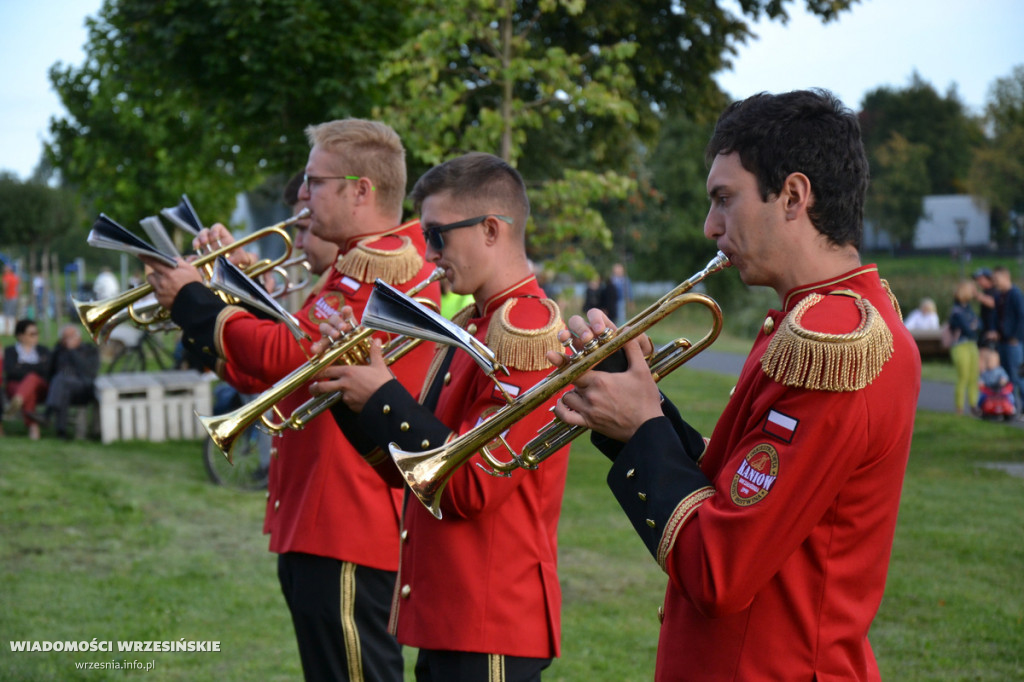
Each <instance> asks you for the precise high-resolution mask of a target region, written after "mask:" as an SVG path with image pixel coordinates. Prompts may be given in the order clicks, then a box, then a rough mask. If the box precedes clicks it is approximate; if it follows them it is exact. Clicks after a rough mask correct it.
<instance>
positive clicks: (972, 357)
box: [949, 279, 981, 414]
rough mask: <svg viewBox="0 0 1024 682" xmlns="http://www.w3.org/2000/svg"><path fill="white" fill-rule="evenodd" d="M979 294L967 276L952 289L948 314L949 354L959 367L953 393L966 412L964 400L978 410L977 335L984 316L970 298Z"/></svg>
mask: <svg viewBox="0 0 1024 682" xmlns="http://www.w3.org/2000/svg"><path fill="white" fill-rule="evenodd" d="M977 294H978V290H977V287H976V286H975V284H974V282H972V281H970V280H966V279H965V280H963V281H962V282H960V284H958V285H957V287H956V291H955V292H954V293H953V310H952V311H951V312H950V314H949V331H950V333H951V334H952V335H953V345H952V346H950V349H949V357H950V358H951V359H952V361H953V366H954V367H955V368H956V386H955V388H954V390H953V397H954V399H955V406H956V413H957V414H963V413H964V401H965V400H966V401H967V407H968V409H969V410H970V411H971V413H972V414H978V413H979V410H978V398H979V396H980V388H979V387H978V372H979V363H978V336H979V334H980V333H981V320H979V319H978V316H977V315H975V313H974V309H973V308H972V307H971V302H972V301H973V300H974V299H975V298H976V297H977Z"/></svg>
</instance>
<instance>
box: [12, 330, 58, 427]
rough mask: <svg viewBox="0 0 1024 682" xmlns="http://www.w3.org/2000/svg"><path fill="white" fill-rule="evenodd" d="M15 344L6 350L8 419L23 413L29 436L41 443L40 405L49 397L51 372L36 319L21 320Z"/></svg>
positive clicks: (47, 351)
mask: <svg viewBox="0 0 1024 682" xmlns="http://www.w3.org/2000/svg"><path fill="white" fill-rule="evenodd" d="M14 340H15V343H14V344H13V345H11V346H8V347H7V348H5V349H4V370H3V371H4V395H5V396H7V398H8V403H7V410H6V414H7V416H13V415H16V414H18V413H19V412H20V413H21V416H22V418H23V419H24V420H25V424H26V425H27V426H28V437H29V438H31V439H32V440H39V422H40V421H42V417H41V416H39V415H38V414H37V413H36V405H37V404H38V403H39V402H40V401H42V400H44V399H45V398H46V389H47V381H46V376H47V374H48V373H49V369H50V351H49V349H48V348H46V346H41V345H39V327H37V326H36V323H35V322H33V321H32V320H18V323H17V324H16V325H15V327H14Z"/></svg>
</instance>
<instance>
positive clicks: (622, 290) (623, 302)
mask: <svg viewBox="0 0 1024 682" xmlns="http://www.w3.org/2000/svg"><path fill="white" fill-rule="evenodd" d="M611 282H612V285H613V286H614V287H615V320H614V322H615V324H617V325H620V326H621V325H622V324H624V323H625V322H626V320H627V319H628V317H627V316H628V315H629V313H630V308H631V307H632V305H633V285H632V282H630V281H629V275H627V274H626V266H625V265H623V264H622V263H616V264H615V265H613V266H612V276H611Z"/></svg>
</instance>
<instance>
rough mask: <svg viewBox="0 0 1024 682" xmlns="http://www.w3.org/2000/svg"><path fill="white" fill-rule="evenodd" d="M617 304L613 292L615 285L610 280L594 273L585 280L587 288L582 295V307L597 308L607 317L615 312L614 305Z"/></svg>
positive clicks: (587, 308) (585, 308) (586, 308)
mask: <svg viewBox="0 0 1024 682" xmlns="http://www.w3.org/2000/svg"><path fill="white" fill-rule="evenodd" d="M617 304H618V300H617V295H616V293H615V285H614V284H612V282H611V280H610V279H608V280H605V279H602V278H601V277H599V276H597V275H594V276H593V277H592V278H591V279H590V281H589V282H587V290H586V292H585V293H584V295H583V309H584V310H590V309H591V308H597V309H598V310H600V311H601V312H603V313H604V314H605V315H607V316H608V317H609V318H611V317H612V316H613V315H614V314H615V307H616V305H617Z"/></svg>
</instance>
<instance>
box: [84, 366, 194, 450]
mask: <svg viewBox="0 0 1024 682" xmlns="http://www.w3.org/2000/svg"><path fill="white" fill-rule="evenodd" d="M96 396H97V398H98V399H99V405H100V440H102V441H103V442H104V443H110V442H112V441H115V440H132V439H141V440H149V441H153V442H161V441H165V440H168V439H198V438H202V437H204V436H205V435H206V431H204V430H203V427H202V425H201V424H200V423H199V421H198V419H196V416H195V415H196V414H197V413H198V414H209V413H210V411H211V406H212V404H213V401H212V398H211V390H210V382H209V380H207V379H206V377H204V376H203V375H202V374H200V373H199V372H197V371H196V370H171V371H164V372H121V373H116V374H105V375H103V376H100V377H98V378H97V379H96Z"/></svg>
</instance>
